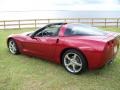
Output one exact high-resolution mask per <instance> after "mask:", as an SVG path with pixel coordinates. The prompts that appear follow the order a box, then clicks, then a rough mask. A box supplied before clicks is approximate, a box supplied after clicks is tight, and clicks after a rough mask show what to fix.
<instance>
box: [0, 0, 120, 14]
mask: <svg viewBox="0 0 120 90" xmlns="http://www.w3.org/2000/svg"><path fill="white" fill-rule="evenodd" d="M37 10H81V11H88V10H89V11H90V10H95V11H96V10H97V11H120V0H0V12H8V11H37Z"/></svg>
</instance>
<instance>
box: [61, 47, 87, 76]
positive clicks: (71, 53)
mask: <svg viewBox="0 0 120 90" xmlns="http://www.w3.org/2000/svg"><path fill="white" fill-rule="evenodd" d="M62 64H63V65H64V67H65V69H66V70H67V71H68V72H70V73H73V74H79V73H80V72H82V71H84V70H85V69H86V66H87V63H86V60H85V58H84V57H83V55H82V54H81V53H80V52H79V51H77V50H74V49H70V50H67V51H66V52H65V53H64V54H63V56H62Z"/></svg>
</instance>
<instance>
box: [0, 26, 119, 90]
mask: <svg viewBox="0 0 120 90" xmlns="http://www.w3.org/2000/svg"><path fill="white" fill-rule="evenodd" d="M103 29H104V30H109V31H116V32H120V28H103ZM31 30H33V29H21V30H15V29H14V30H2V31H0V90H120V50H119V53H118V55H117V58H116V59H115V62H114V63H112V64H111V65H107V66H105V67H104V68H102V69H98V70H94V71H86V72H84V73H82V74H80V75H73V74H70V73H68V72H67V71H66V70H64V68H63V67H62V66H61V65H57V64H54V63H51V62H47V61H44V60H41V59H38V58H34V57H29V56H25V55H12V54H11V53H10V52H9V51H8V49H7V46H6V38H7V36H8V35H10V34H13V33H22V32H27V31H31Z"/></svg>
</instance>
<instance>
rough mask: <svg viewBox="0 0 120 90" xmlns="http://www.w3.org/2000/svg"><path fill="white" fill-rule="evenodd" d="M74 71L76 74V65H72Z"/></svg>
mask: <svg viewBox="0 0 120 90" xmlns="http://www.w3.org/2000/svg"><path fill="white" fill-rule="evenodd" d="M72 67H73V71H74V72H76V68H75V64H73V65H72Z"/></svg>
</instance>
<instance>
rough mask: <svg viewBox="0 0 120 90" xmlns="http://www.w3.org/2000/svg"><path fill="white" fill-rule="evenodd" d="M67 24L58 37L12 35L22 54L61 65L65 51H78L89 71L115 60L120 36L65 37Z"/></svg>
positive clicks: (112, 34) (111, 33)
mask: <svg viewBox="0 0 120 90" xmlns="http://www.w3.org/2000/svg"><path fill="white" fill-rule="evenodd" d="M67 27H68V25H67V24H65V25H61V27H60V29H59V33H58V35H57V36H53V37H49V36H48V37H37V36H36V37H34V39H33V38H31V37H30V36H29V35H27V33H23V34H16V35H10V36H9V37H8V39H7V41H9V39H10V38H12V39H14V40H15V41H16V44H17V46H18V48H19V50H20V52H21V53H22V54H26V55H30V56H36V57H40V58H43V59H46V60H49V61H53V62H55V63H58V64H61V55H62V53H63V52H64V51H65V50H68V49H76V50H78V51H80V52H81V53H82V54H83V56H84V57H85V58H86V60H87V65H88V69H96V68H100V67H102V66H104V65H105V64H106V63H107V62H109V61H111V60H112V59H114V58H115V56H116V54H117V52H118V48H119V40H118V34H117V33H113V32H108V34H107V35H105V36H77V35H76V36H66V35H64V33H65V31H66V30H67V29H66V28H67Z"/></svg>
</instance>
